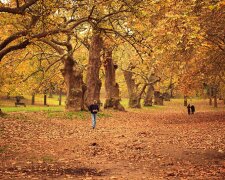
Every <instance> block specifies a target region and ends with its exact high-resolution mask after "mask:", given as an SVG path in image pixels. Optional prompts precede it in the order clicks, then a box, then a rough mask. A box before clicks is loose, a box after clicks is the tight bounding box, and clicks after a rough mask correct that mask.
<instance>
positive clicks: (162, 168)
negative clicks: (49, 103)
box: [0, 108, 225, 180]
mask: <svg viewBox="0 0 225 180" xmlns="http://www.w3.org/2000/svg"><path fill="white" fill-rule="evenodd" d="M224 177H225V111H224V109H220V110H218V111H210V110H201V108H199V111H198V112H197V113H196V114H194V115H187V113H186V109H181V110H179V108H174V109H173V108H162V109H160V110H157V109H151V108H149V109H144V110H128V112H114V111H104V112H102V113H101V114H100V117H99V118H98V122H97V128H96V129H95V130H93V129H92V128H91V121H90V117H89V114H87V113H83V114H82V113H80V114H76V115H75V116H73V115H71V114H69V115H68V114H66V113H64V114H63V112H58V113H46V112H35V113H32V112H26V113H22V112H16V113H10V114H8V115H7V116H6V117H4V118H0V179H52V178H56V179H69V178H71V179H155V180H158V179H191V180H192V179H204V180H206V179H213V180H214V179H221V180H222V179H224Z"/></svg>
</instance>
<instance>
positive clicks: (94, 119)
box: [91, 113, 97, 129]
mask: <svg viewBox="0 0 225 180" xmlns="http://www.w3.org/2000/svg"><path fill="white" fill-rule="evenodd" d="M96 115H97V114H93V113H91V119H92V128H93V129H94V128H95V126H96Z"/></svg>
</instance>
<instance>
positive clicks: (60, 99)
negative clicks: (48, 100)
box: [59, 88, 62, 106]
mask: <svg viewBox="0 0 225 180" xmlns="http://www.w3.org/2000/svg"><path fill="white" fill-rule="evenodd" d="M61 105H62V88H60V90H59V106H61Z"/></svg>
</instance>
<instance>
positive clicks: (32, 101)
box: [31, 93, 35, 105]
mask: <svg viewBox="0 0 225 180" xmlns="http://www.w3.org/2000/svg"><path fill="white" fill-rule="evenodd" d="M31 104H32V105H34V104H35V93H33V94H32V99H31Z"/></svg>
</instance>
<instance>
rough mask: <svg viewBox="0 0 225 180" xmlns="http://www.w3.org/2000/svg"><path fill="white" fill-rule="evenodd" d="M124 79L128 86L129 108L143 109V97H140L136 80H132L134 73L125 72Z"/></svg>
mask: <svg viewBox="0 0 225 180" xmlns="http://www.w3.org/2000/svg"><path fill="white" fill-rule="evenodd" d="M123 74H124V78H125V81H126V84H127V89H128V94H129V107H131V108H141V103H140V101H141V97H140V96H139V95H138V92H137V87H136V84H135V81H134V79H133V78H132V76H133V73H132V72H131V71H123Z"/></svg>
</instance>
